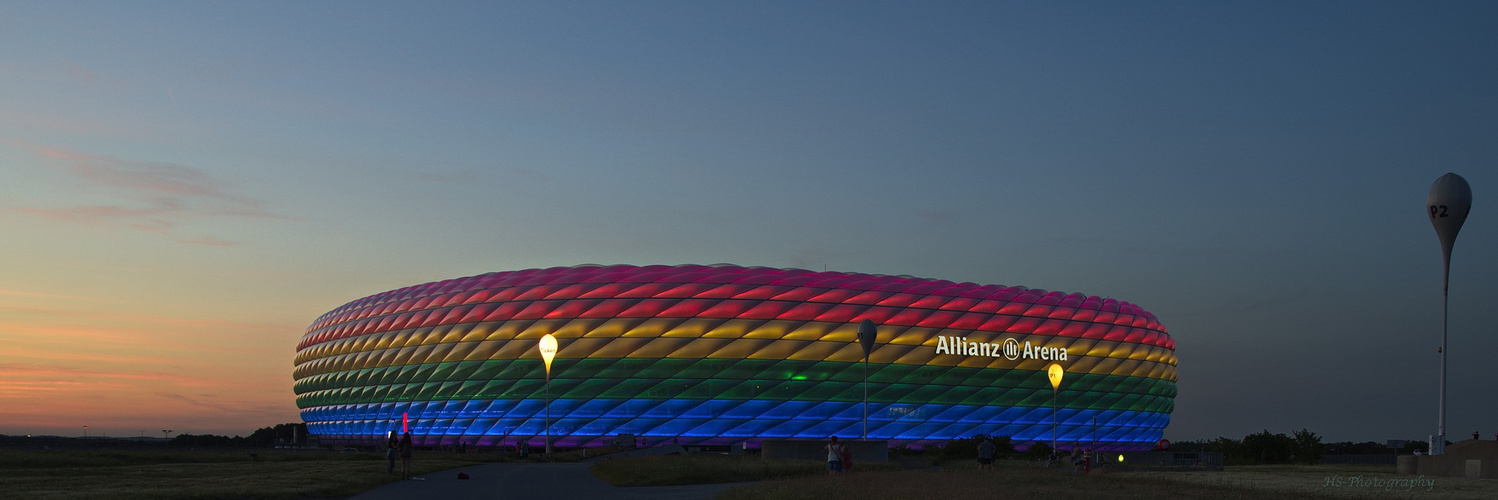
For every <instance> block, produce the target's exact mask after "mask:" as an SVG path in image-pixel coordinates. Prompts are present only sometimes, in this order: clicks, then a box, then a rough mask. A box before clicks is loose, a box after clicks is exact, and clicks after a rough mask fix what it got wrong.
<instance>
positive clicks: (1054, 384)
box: [1045, 363, 1066, 453]
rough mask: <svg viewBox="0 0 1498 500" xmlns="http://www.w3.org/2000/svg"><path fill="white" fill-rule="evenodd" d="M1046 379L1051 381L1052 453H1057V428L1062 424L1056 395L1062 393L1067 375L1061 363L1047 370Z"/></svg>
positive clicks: (1053, 364)
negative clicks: (1062, 378)
mask: <svg viewBox="0 0 1498 500" xmlns="http://www.w3.org/2000/svg"><path fill="white" fill-rule="evenodd" d="M1045 374H1046V378H1049V379H1051V453H1055V452H1056V427H1057V426H1058V424H1060V418H1061V417H1060V416H1059V415H1058V413H1059V411H1058V410H1059V409H1058V408H1057V407H1056V393H1057V392H1060V391H1061V377H1063V376H1065V375H1066V370H1063V369H1062V368H1061V364H1060V363H1051V366H1047V367H1046V368H1045Z"/></svg>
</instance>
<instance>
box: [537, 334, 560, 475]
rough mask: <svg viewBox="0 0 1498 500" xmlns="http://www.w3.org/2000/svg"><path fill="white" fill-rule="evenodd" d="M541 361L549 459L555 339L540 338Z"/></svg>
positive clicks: (549, 456)
mask: <svg viewBox="0 0 1498 500" xmlns="http://www.w3.org/2000/svg"><path fill="white" fill-rule="evenodd" d="M540 348H541V360H542V361H543V362H544V363H545V364H546V458H547V460H550V459H551V359H552V358H553V357H556V355H557V338H556V337H553V336H551V334H550V333H548V334H546V335H545V336H543V337H541V345H540Z"/></svg>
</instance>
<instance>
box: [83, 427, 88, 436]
mask: <svg viewBox="0 0 1498 500" xmlns="http://www.w3.org/2000/svg"><path fill="white" fill-rule="evenodd" d="M83 439H88V426H87V425H85V426H83Z"/></svg>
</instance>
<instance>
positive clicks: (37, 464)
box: [0, 449, 491, 500]
mask: <svg viewBox="0 0 1498 500" xmlns="http://www.w3.org/2000/svg"><path fill="white" fill-rule="evenodd" d="M251 453H253V454H254V455H253V456H252V455H251ZM490 457H491V456H481V455H464V456H459V455H455V454H452V453H443V452H427V453H420V452H418V453H417V454H416V459H415V460H414V461H413V462H412V468H413V469H415V470H414V471H413V472H415V473H417V474H421V473H426V472H433V471H439V470H444V469H450V468H453V467H462V466H465V465H473V464H474V463H476V462H477V461H481V460H486V459H488V458H490ZM385 466H386V461H385V456H384V454H383V453H374V452H363V453H332V452H327V451H298V452H293V451H273V450H185V449H184V450H175V449H165V450H128V449H126V450H31V449H28V450H13V449H5V450H0V470H4V473H3V474H0V492H4V494H0V497H4V498H27V499H89V500H98V499H106V498H107V499H116V498H118V499H186V498H339V497H346V496H349V495H353V494H356V493H360V492H363V491H365V490H369V489H371V488H374V487H376V486H379V485H381V484H385V483H388V482H390V481H394V480H397V478H398V476H392V475H388V474H386V473H385ZM397 467H399V464H397ZM12 495H13V496H12Z"/></svg>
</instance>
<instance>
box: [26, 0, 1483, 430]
mask: <svg viewBox="0 0 1498 500" xmlns="http://www.w3.org/2000/svg"><path fill="white" fill-rule="evenodd" d="M427 4H428V2H372V1H345V2H67V1H58V2H52V1H9V2H4V3H0V234H3V235H4V236H3V238H0V262H4V265H3V269H4V272H3V273H0V344H3V345H0V433H9V434H24V433H38V434H62V435H79V434H81V433H82V427H83V426H85V425H87V426H89V434H90V435H98V434H108V435H110V436H118V435H127V436H133V435H137V434H139V433H144V434H146V435H156V434H157V433H159V432H160V430H161V429H173V430H174V431H175V432H177V433H183V432H189V433H218V434H229V435H233V434H246V433H248V432H250V431H251V430H253V429H255V428H257V427H263V426H267V425H272V424H276V423H281V422H290V421H298V420H299V417H298V413H297V410H296V406H295V403H294V398H293V394H292V390H291V384H292V379H291V370H292V365H291V359H292V356H293V351H294V345H295V343H296V341H297V340H298V338H300V336H301V335H302V333H303V332H304V330H305V328H306V327H307V325H308V324H310V323H311V322H312V321H313V319H315V318H316V317H317V316H318V315H319V314H322V313H323V312H326V311H328V310H331V309H333V308H335V307H338V306H339V305H342V304H344V303H346V302H348V301H351V300H354V299H357V298H360V297H363V296H366V295H369V294H373V293H378V292H382V291H385V290H390V289H394V288H398V287H402V286H407V285H412V284H417V283H424V282H428V281H436V280H442V279H447V278H454V277H460V276H469V275H474V274H480V273H484V272H489V271H505V270H518V269H527V268H535V267H551V266H567V265H575V264H582V263H602V264H614V263H622V264H685V263H696V264H712V263H719V262H731V263H735V264H741V265H761V266H773V267H800V268H806V269H814V270H822V269H824V268H825V269H829V270H835V271H850V272H864V273H876V274H909V275H915V276H920V277H928V278H940V279H949V280H954V281H972V282H977V283H983V284H1004V285H1023V286H1029V287H1032V288H1042V289H1047V290H1062V291H1067V292H1081V293H1086V294H1091V295H1100V296H1108V297H1115V298H1118V299H1121V300H1126V301H1129V302H1133V303H1135V304H1138V305H1140V306H1141V307H1144V308H1145V309H1146V310H1149V311H1151V312H1153V313H1155V314H1156V315H1157V316H1158V317H1159V318H1160V320H1161V321H1162V322H1163V323H1164V324H1165V325H1166V326H1167V328H1168V329H1169V331H1170V333H1171V334H1172V335H1173V336H1174V337H1175V339H1176V341H1177V355H1178V356H1179V357H1180V382H1179V389H1180V394H1179V396H1178V397H1177V399H1176V411H1175V413H1174V414H1173V416H1172V422H1171V425H1170V427H1169V428H1168V429H1167V430H1166V437H1168V438H1171V439H1177V440H1181V439H1199V438H1213V437H1217V436H1229V437H1242V436H1243V435H1245V434H1248V433H1252V432H1257V431H1259V430H1263V429H1268V430H1270V431H1272V432H1287V433H1288V432H1290V431H1292V430H1296V429H1300V428H1308V429H1311V430H1312V431H1315V432H1317V433H1319V434H1321V435H1322V436H1323V437H1325V438H1326V439H1328V440H1333V441H1340V440H1360V441H1361V440H1383V439H1390V438H1407V439H1424V437H1425V436H1426V435H1429V434H1432V433H1434V432H1435V423H1436V387H1437V359H1438V358H1437V355H1436V346H1437V345H1438V344H1439V337H1440V328H1441V275H1440V272H1441V264H1440V250H1439V245H1438V243H1437V240H1436V236H1435V232H1434V231H1433V230H1432V228H1431V225H1430V223H1429V221H1428V220H1427V219H1426V216H1425V213H1424V205H1425V197H1426V194H1427V191H1428V189H1429V187H1430V185H1431V182H1432V181H1434V180H1435V179H1436V178H1437V177H1439V176H1440V175H1441V174H1444V173H1446V172H1456V173H1458V174H1461V175H1462V176H1464V177H1466V178H1467V180H1468V181H1469V182H1470V183H1471V185H1472V186H1473V191H1474V193H1475V194H1474V196H1475V198H1476V200H1477V201H1476V203H1475V206H1474V210H1473V214H1472V216H1471V218H1470V219H1469V220H1468V221H1467V224H1466V227H1465V228H1464V229H1463V230H1462V233H1461V237H1460V238H1458V240H1457V244H1456V249H1455V253H1454V256H1453V269H1454V271H1453V277H1452V284H1451V294H1452V295H1451V315H1450V318H1451V348H1452V352H1451V357H1450V370H1451V372H1450V374H1451V375H1450V376H1451V382H1450V403H1449V405H1450V406H1449V422H1450V423H1449V431H1448V432H1449V434H1451V435H1453V436H1454V437H1465V436H1469V435H1470V434H1471V432H1473V431H1479V430H1480V431H1482V432H1483V434H1484V436H1485V437H1487V438H1491V437H1492V435H1493V434H1495V433H1498V400H1495V399H1494V398H1493V394H1494V392H1493V391H1494V389H1493V384H1494V382H1495V381H1498V368H1495V366H1498V362H1495V361H1494V360H1493V359H1492V358H1493V356H1494V354H1495V353H1498V339H1495V327H1494V326H1492V325H1493V324H1494V322H1493V321H1492V320H1491V319H1485V318H1486V315H1487V314H1492V311H1493V310H1492V309H1488V308H1489V307H1492V306H1493V304H1495V303H1498V266H1495V261H1494V258H1493V256H1494V255H1495V252H1498V30H1495V29H1494V28H1493V27H1494V25H1495V21H1498V4H1495V3H1492V2H1399V3H1382V2H1362V1H1357V2H1353V1H1345V2H1331V1H1325V2H1299V1H1296V2H1242V3H1229V2H1194V1H1192V2H846V3H845V2H820V1H818V2H799V1H798V2H758V1H757V2H712V1H709V2H700V1H683V2H603V1H592V2H579V3H570V2H550V1H548V2H519V3H509V2H473V3H455V2H436V5H427Z"/></svg>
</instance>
